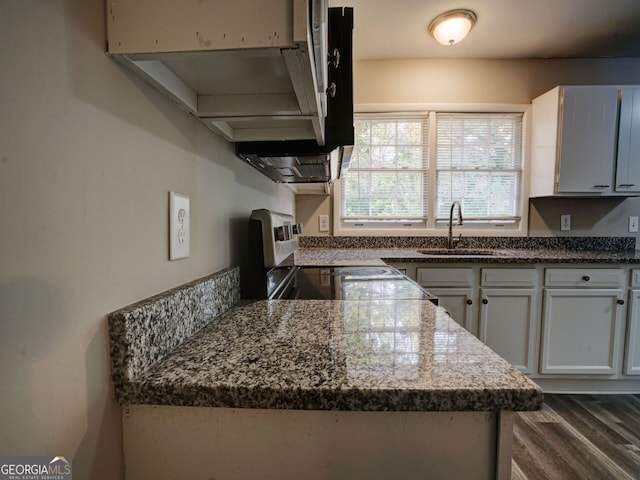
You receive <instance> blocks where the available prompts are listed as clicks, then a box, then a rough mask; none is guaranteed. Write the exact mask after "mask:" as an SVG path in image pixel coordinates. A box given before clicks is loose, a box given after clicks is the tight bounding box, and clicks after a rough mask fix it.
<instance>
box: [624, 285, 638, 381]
mask: <svg viewBox="0 0 640 480" xmlns="http://www.w3.org/2000/svg"><path fill="white" fill-rule="evenodd" d="M629 303H630V305H629V316H628V320H629V323H628V325H627V344H626V349H625V360H624V362H625V367H624V373H626V374H627V375H640V290H631V293H630V295H629Z"/></svg>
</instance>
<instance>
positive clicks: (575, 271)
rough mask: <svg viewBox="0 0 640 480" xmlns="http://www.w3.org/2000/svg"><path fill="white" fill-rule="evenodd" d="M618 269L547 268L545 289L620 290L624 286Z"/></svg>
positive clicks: (621, 273) (621, 274)
mask: <svg viewBox="0 0 640 480" xmlns="http://www.w3.org/2000/svg"><path fill="white" fill-rule="evenodd" d="M624 278H625V276H624V270H622V269H619V268H598V269H596V268H547V269H546V271H545V276H544V283H545V285H546V286H547V287H584V288H620V287H623V286H624V285H625V281H624Z"/></svg>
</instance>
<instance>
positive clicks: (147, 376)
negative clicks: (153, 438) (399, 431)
mask: <svg viewBox="0 0 640 480" xmlns="http://www.w3.org/2000/svg"><path fill="white" fill-rule="evenodd" d="M358 304H359V305H358ZM376 308H379V309H381V310H380V311H385V312H387V311H389V312H392V311H396V312H399V313H397V314H396V317H395V318H394V321H395V327H393V328H392V329H391V330H392V331H393V332H394V333H395V334H396V335H414V336H415V339H414V342H413V345H414V346H416V345H417V346H418V347H416V348H417V349H416V350H415V351H413V352H411V353H412V355H413V357H412V358H413V360H412V361H413V363H412V362H409V364H408V365H406V366H402V365H400V366H398V367H397V368H395V369H391V370H388V368H387V364H386V363H385V362H386V361H388V358H387V357H388V355H387V353H388V352H386V353H385V352H382V353H381V352H377V351H376V350H375V349H371V348H367V345H366V344H364V343H363V342H362V341H361V340H362V339H361V338H355V337H353V335H354V331H357V329H356V330H354V331H351V327H350V326H349V325H350V324H349V322H351V321H352V320H353V319H354V314H355V315H356V316H357V315H358V312H365V311H368V310H367V309H369V310H371V309H376ZM385 309H386V310H385ZM398 309H400V310H398ZM367 315H370V313H365V314H364V317H361V318H359V319H358V318H356V319H355V321H356V323H357V322H362V321H363V320H365V319H367V318H369V317H368V316H367ZM358 325H359V323H358ZM355 335H356V336H357V333H356V334H355ZM418 340H419V341H418ZM452 342H453V344H455V347H452V346H451V345H452ZM400 357H402V355H400V356H399V357H398V359H400ZM394 358H395V357H394ZM404 367H406V368H404ZM116 393H117V397H118V400H119V402H120V403H123V404H126V403H133V404H136V403H137V404H151V405H175V406H205V407H226V408H263V409H297V410H347V411H527V410H539V409H540V408H542V402H543V394H542V390H541V389H540V387H538V386H537V385H536V384H535V383H534V382H532V381H531V380H530V379H528V378H527V377H526V376H525V375H523V374H522V373H521V372H519V371H518V370H517V369H516V368H515V367H513V366H512V365H510V364H509V363H508V362H506V361H505V360H503V359H502V358H501V357H499V356H498V355H497V354H495V353H494V352H493V351H492V350H490V349H489V348H488V347H486V346H485V345H484V344H482V342H480V341H479V340H477V339H476V338H475V337H473V336H472V335H471V334H470V333H469V332H467V331H466V330H464V329H463V328H462V327H460V326H459V325H457V324H456V323H455V322H454V321H453V320H451V319H450V318H449V317H448V315H447V314H446V312H445V311H444V309H442V308H439V307H436V306H434V305H433V304H431V303H430V302H427V301H419V300H415V301H410V302H407V301H403V302H396V301H392V300H385V301H382V300H381V301H375V300H374V301H367V302H360V301H346V302H345V301H335V300H334V301H331V300H280V301H278V300H276V301H267V300H264V301H256V302H253V303H250V304H248V305H244V306H240V307H234V308H232V309H230V310H229V311H227V312H226V313H224V314H223V315H221V316H220V317H219V318H218V319H216V321H215V322H212V323H210V324H209V325H207V327H205V328H204V329H203V330H201V331H200V332H198V333H197V334H196V335H194V336H193V337H192V338H191V339H190V340H188V341H187V342H185V343H184V344H183V345H182V346H181V347H179V348H178V349H176V350H175V351H174V352H173V353H172V354H171V355H170V356H169V357H167V358H165V359H163V360H161V361H159V362H157V363H156V364H155V365H153V366H152V367H151V368H150V369H148V370H147V371H146V372H145V373H144V374H142V375H140V376H138V377H136V378H134V379H128V380H127V381H125V382H122V383H120V385H119V388H117V392H116Z"/></svg>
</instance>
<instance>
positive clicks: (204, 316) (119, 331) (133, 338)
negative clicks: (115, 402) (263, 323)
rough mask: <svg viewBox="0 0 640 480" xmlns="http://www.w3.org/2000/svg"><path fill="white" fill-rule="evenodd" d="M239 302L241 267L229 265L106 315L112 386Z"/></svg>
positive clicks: (124, 380) (136, 374)
mask: <svg viewBox="0 0 640 480" xmlns="http://www.w3.org/2000/svg"><path fill="white" fill-rule="evenodd" d="M239 301H240V269H239V268H238V267H230V268H227V269H224V270H221V271H219V272H216V273H213V274H211V275H208V276H206V277H203V278H200V279H198V280H194V281H193V282H190V283H187V284H185V285H181V286H179V287H176V288H173V289H171V290H168V291H166V292H163V293H160V294H159V295H155V296H153V297H150V298H147V299H145V300H142V301H140V302H137V303H134V304H132V305H129V306H127V307H124V308H122V309H120V310H117V311H115V312H113V313H111V314H109V315H108V321H109V340H110V350H111V372H112V379H113V382H114V385H115V388H116V396H118V394H119V391H118V390H119V388H121V386H122V385H124V384H126V383H127V382H129V381H132V380H133V379H135V378H136V377H137V376H138V375H140V374H142V373H143V372H144V371H145V370H146V369H148V368H149V367H150V366H151V365H153V364H154V363H156V362H158V361H159V360H162V359H163V358H164V357H166V356H167V355H168V354H169V353H170V352H172V351H173V350H174V349H176V348H177V347H179V346H180V345H181V344H182V343H183V342H184V341H186V340H187V339H188V338H190V337H191V336H192V335H193V334H195V333H196V332H198V331H199V330H201V329H202V328H203V327H205V326H206V325H207V324H209V323H210V322H211V321H212V320H213V319H214V318H215V317H217V316H219V315H220V314H222V313H223V312H225V311H226V310H228V309H229V308H230V307H232V306H233V305H235V304H237V303H238V302H239Z"/></svg>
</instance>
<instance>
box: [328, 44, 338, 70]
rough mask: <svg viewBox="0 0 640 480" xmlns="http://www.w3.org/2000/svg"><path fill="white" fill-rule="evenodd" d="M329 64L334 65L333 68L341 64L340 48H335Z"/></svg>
mask: <svg viewBox="0 0 640 480" xmlns="http://www.w3.org/2000/svg"><path fill="white" fill-rule="evenodd" d="M329 64H330V65H333V68H338V65H340V50H338V49H337V48H334V49H333V53H331V54H330V55H329Z"/></svg>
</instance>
